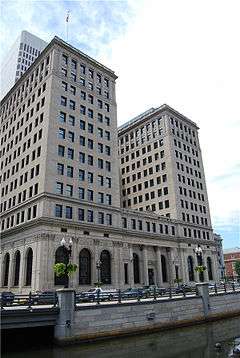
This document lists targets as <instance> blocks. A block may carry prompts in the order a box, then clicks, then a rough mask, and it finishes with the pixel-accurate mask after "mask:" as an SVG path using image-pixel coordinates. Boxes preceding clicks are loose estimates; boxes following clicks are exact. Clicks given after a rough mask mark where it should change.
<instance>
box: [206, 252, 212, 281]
mask: <svg viewBox="0 0 240 358" xmlns="http://www.w3.org/2000/svg"><path fill="white" fill-rule="evenodd" d="M207 270H208V279H209V280H210V281H212V280H213V273H212V259H211V257H208V258H207Z"/></svg>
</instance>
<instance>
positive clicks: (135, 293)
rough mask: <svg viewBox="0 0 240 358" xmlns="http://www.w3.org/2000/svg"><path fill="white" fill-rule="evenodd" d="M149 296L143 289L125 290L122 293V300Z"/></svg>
mask: <svg viewBox="0 0 240 358" xmlns="http://www.w3.org/2000/svg"><path fill="white" fill-rule="evenodd" d="M148 296H149V293H148V292H147V290H144V289H143V288H131V287H130V288H128V289H127V290H125V291H123V292H122V298H123V299H124V298H125V299H127V298H130V299H131V298H138V297H139V298H146V297H148Z"/></svg>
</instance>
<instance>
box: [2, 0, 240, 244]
mask: <svg viewBox="0 0 240 358" xmlns="http://www.w3.org/2000/svg"><path fill="white" fill-rule="evenodd" d="M239 7H240V4H239V1H238V0H232V1H231V2H229V3H226V2H225V1H219V0H212V1H208V0H202V1H199V2H195V1H192V0H181V1H179V0H168V1H164V0H158V1H154V0H141V1H137V0H135V1H47V2H46V1H24V0H17V1H7V0H5V1H2V4H1V11H2V14H1V15H2V16H1V37H0V48H1V49H2V52H3V51H6V49H7V48H9V46H10V44H11V43H13V42H14V40H15V38H16V37H17V35H18V34H19V33H20V31H21V30H22V29H26V30H28V31H30V32H33V33H35V34H36V35H37V36H39V37H41V38H43V39H44V40H46V41H49V40H51V38H52V37H53V36H54V35H55V34H56V35H58V36H59V37H62V38H63V39H65V38H66V27H65V17H66V13H67V10H68V9H69V10H70V23H69V42H70V43H71V44H72V45H73V46H76V47H78V48H80V49H81V50H82V51H85V52H87V53H88V54H89V55H90V56H93V57H95V58H96V59H97V60H99V61H101V62H102V63H104V64H105V65H106V66H108V67H110V68H112V69H113V70H115V72H116V73H117V75H118V76H119V79H118V81H117V103H118V123H119V125H120V124H122V123H124V122H125V121H128V120H129V119H131V118H132V117H134V116H136V115H138V114H139V113H141V112H143V111H145V110H146V109H148V108H150V107H157V106H159V105H161V104H163V103H167V104H169V105H170V106H172V107H173V108H175V109H176V110H178V111H179V112H181V113H183V114H185V115H186V116H187V117H189V118H191V119H192V120H193V121H195V122H196V123H197V124H198V125H199V127H200V132H199V135H200V143H201V149H202V156H203V163H204V167H205V174H206V180H207V187H208V195H209V202H210V209H211V214H212V223H213V227H214V229H215V231H217V230H219V231H220V233H224V239H225V242H224V245H225V246H226V245H228V243H229V242H231V245H232V243H233V242H234V243H235V245H234V246H237V245H239V219H238V220H237V219H236V220H235V219H233V217H234V218H235V217H238V218H239V216H237V214H236V213H237V212H239V202H238V200H237V198H239V197H240V193H239V182H240V175H239V149H238V147H239V125H240V106H239V83H240V70H239V63H240V48H239V46H238V43H239V33H240V22H239ZM221 223H224V226H223V225H222V224H221ZM230 232H231V234H230ZM225 243H226V244H225ZM229 245H230V244H229Z"/></svg>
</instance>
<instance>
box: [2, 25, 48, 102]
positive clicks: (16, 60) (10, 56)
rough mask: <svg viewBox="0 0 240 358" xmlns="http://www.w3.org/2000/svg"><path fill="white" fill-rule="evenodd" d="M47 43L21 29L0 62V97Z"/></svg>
mask: <svg viewBox="0 0 240 358" xmlns="http://www.w3.org/2000/svg"><path fill="white" fill-rule="evenodd" d="M46 46H47V43H46V42H45V41H43V40H41V39H40V38H39V37H37V36H35V35H33V34H31V33H30V32H28V31H22V32H21V34H20V36H19V37H18V38H17V40H16V41H15V43H14V44H13V46H12V47H11V49H10V50H9V52H8V53H7V54H6V55H5V58H4V60H3V62H2V64H1V86H0V87H1V98H3V97H4V96H5V94H6V93H7V92H8V91H9V90H10V88H11V87H12V86H13V85H14V83H15V82H17V80H18V79H19V78H20V77H21V76H22V74H23V73H24V72H25V71H26V70H27V69H28V68H29V66H31V64H32V63H33V62H34V61H35V59H36V58H37V57H38V56H39V54H40V53H41V52H42V50H43V49H44V48H45V47H46Z"/></svg>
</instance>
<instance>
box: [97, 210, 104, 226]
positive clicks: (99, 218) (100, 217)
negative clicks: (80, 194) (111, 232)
mask: <svg viewBox="0 0 240 358" xmlns="http://www.w3.org/2000/svg"><path fill="white" fill-rule="evenodd" d="M98 224H104V213H102V212H98Z"/></svg>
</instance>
